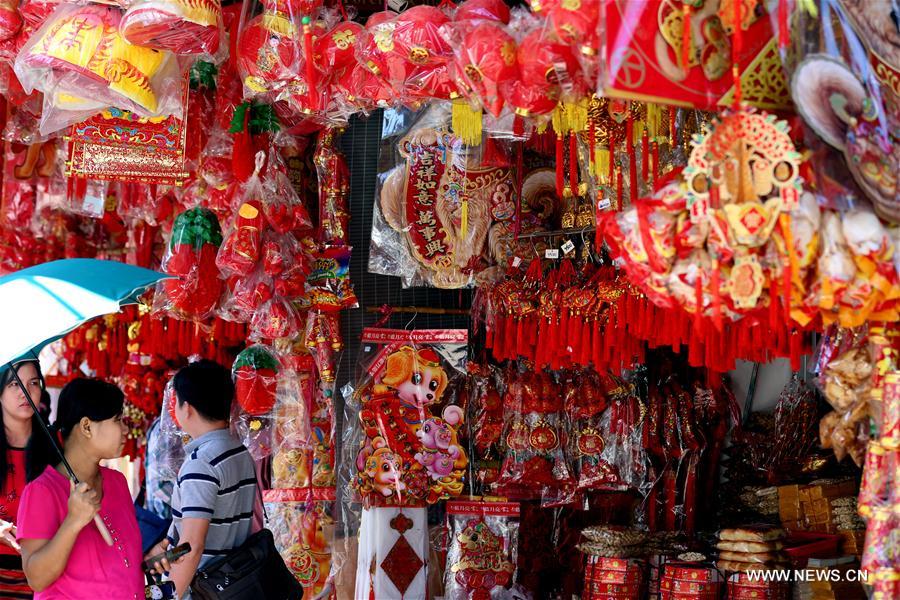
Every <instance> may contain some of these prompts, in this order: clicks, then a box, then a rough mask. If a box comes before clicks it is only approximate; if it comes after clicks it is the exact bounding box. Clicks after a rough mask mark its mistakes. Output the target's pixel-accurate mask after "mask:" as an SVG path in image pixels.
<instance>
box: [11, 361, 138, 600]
mask: <svg viewBox="0 0 900 600" xmlns="http://www.w3.org/2000/svg"><path fill="white" fill-rule="evenodd" d="M123 402H124V396H123V395H122V392H121V390H119V388H117V387H116V386H114V385H112V384H110V383H106V382H103V381H100V380H96V379H76V380H75V381H72V382H71V383H69V384H68V385H67V386H66V387H65V388H63V391H62V393H61V394H60V397H59V408H58V411H57V412H58V416H57V419H56V424H55V427H56V428H57V429H58V431H59V432H60V434H61V435H62V437H63V439H64V441H65V455H66V460H68V461H69V464H70V465H72V469H73V470H74V471H75V475H76V476H77V477H78V480H79V481H80V482H81V483H79V484H78V485H77V486H75V485H73V483H72V482H71V481H70V480H69V479H68V477H66V471H65V469H64V467H63V466H62V465H57V466H56V467H47V469H46V470H45V471H44V473H43V474H42V475H41V476H40V477H38V478H37V479H35V480H34V481H32V482H31V483H29V484H28V486H26V488H25V493H24V494H23V495H22V499H21V501H20V503H19V514H18V531H17V538H18V540H19V544H20V545H21V546H22V564H23V567H24V570H25V575H26V577H27V578H28V583H29V585H31V587H32V588H33V589H34V591H35V596H34V598H35V600H62V599H66V600H69V599H72V600H83V599H85V598H100V599H108V600H131V599H135V600H137V599H138V598H143V597H144V575H143V572H142V570H141V559H142V557H141V534H140V530H139V529H138V525H137V519H136V518H135V512H134V504H133V503H132V501H131V495H130V493H129V492H128V485H127V484H126V482H125V477H123V476H122V474H121V473H119V472H117V471H113V470H112V469H107V468H105V467H101V466H100V461H101V460H103V459H108V458H116V457H118V456H120V455H121V453H122V449H123V448H124V446H125V435H126V433H127V430H126V428H125V426H124V425H123V423H122V406H123ZM96 514H99V515H100V516H101V517H102V519H103V521H104V523H106V526H107V528H108V529H109V532H110V534H112V537H113V545H112V546H109V545H107V544H106V542H104V541H103V538H102V537H101V536H100V532H99V530H98V529H97V526H96V525H95V524H94V522H93V518H94V515H96Z"/></svg>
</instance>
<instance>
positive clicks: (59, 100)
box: [15, 4, 183, 132]
mask: <svg viewBox="0 0 900 600" xmlns="http://www.w3.org/2000/svg"><path fill="white" fill-rule="evenodd" d="M121 17H122V13H121V11H120V10H119V9H118V8H115V7H112V6H103V5H98V4H89V5H84V6H78V5H72V4H62V5H60V6H59V8H57V10H56V11H55V12H54V13H53V14H52V15H51V16H50V18H49V19H48V20H47V21H46V22H45V23H44V25H43V26H42V27H41V28H40V29H39V30H37V31H36V32H35V33H34V34H33V35H32V36H31V39H30V40H29V41H28V42H27V43H26V44H25V45H24V46H23V47H22V49H21V51H20V52H19V54H18V56H17V57H16V62H15V71H16V75H17V76H18V78H19V81H20V82H21V84H22V87H23V88H24V89H25V91H26V92H29V93H30V92H31V91H32V90H39V91H41V92H43V93H44V103H45V104H44V114H43V117H42V122H41V131H44V132H50V131H56V130H59V129H61V128H63V127H65V126H66V125H69V124H71V123H74V122H77V121H80V120H81V119H83V118H85V117H87V116H90V115H91V114H94V113H97V112H99V111H100V110H102V109H104V108H106V107H108V106H113V107H117V108H120V109H125V110H130V111H133V112H135V113H136V114H138V115H141V116H150V117H152V116H159V115H172V114H176V115H177V114H180V113H181V110H182V94H183V87H182V77H181V75H180V73H179V72H178V65H177V61H176V60H175V59H174V57H173V56H172V55H171V54H169V53H167V52H160V51H156V50H152V49H149V48H142V47H140V46H134V45H132V44H129V43H128V42H127V41H126V40H125V39H124V38H123V37H122V36H121V34H120V33H119V30H118V27H119V22H120V20H121ZM68 40H77V41H78V42H79V43H78V44H72V43H70V42H69V41H68Z"/></svg>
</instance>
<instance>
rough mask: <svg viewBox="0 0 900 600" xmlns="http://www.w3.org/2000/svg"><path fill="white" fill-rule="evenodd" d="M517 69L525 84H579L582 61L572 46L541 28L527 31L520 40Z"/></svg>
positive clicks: (566, 85)
mask: <svg viewBox="0 0 900 600" xmlns="http://www.w3.org/2000/svg"><path fill="white" fill-rule="evenodd" d="M518 58H519V69H520V70H521V73H522V83H524V84H525V85H526V86H529V87H531V86H535V87H540V86H550V87H555V86H559V85H562V86H564V87H568V86H569V85H571V86H573V87H579V86H581V85H582V84H583V81H582V80H581V65H580V64H579V63H578V59H577V57H576V56H575V54H574V53H573V52H572V48H571V47H570V46H568V45H566V44H563V43H561V42H558V41H556V40H554V39H552V38H550V37H548V36H547V35H546V33H545V32H544V31H543V30H542V29H536V30H535V31H532V32H531V33H530V34H528V35H527V36H526V37H525V39H524V40H522V42H521V43H520V44H519V55H518Z"/></svg>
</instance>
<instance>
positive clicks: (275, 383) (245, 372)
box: [231, 344, 292, 460]
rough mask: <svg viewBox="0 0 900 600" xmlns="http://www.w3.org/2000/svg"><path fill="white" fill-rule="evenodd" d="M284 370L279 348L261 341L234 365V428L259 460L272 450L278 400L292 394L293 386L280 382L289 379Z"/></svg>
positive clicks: (232, 422)
mask: <svg viewBox="0 0 900 600" xmlns="http://www.w3.org/2000/svg"><path fill="white" fill-rule="evenodd" d="M284 370H285V369H284V364H283V363H282V362H281V360H280V358H279V357H278V355H277V354H276V353H275V350H274V349H273V348H271V347H268V346H263V345H260V344H254V345H252V346H248V347H247V348H245V349H244V350H242V351H241V352H240V354H238V355H237V357H236V358H235V359H234V365H233V366H232V368H231V374H232V378H233V379H234V403H233V404H232V415H231V428H232V430H233V431H234V432H235V433H236V434H237V435H238V437H239V438H240V439H241V440H243V442H244V445H245V446H246V447H247V449H248V450H249V451H250V453H251V454H252V455H253V457H254V458H256V459H257V460H259V459H262V458H265V457H266V456H269V455H270V454H271V453H272V450H273V446H274V440H273V435H274V428H275V427H274V422H273V421H274V409H275V404H276V403H277V402H278V401H279V398H280V397H281V396H284V395H287V396H290V395H291V391H292V390H291V389H290V388H289V387H287V386H284V385H280V384H281V383H282V381H283V379H285V378H284V375H285V373H284ZM288 400H289V401H290V400H291V398H290V397H289V398H288Z"/></svg>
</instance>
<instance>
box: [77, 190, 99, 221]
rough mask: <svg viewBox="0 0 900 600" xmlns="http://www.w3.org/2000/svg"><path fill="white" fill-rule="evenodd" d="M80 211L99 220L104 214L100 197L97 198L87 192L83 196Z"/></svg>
mask: <svg viewBox="0 0 900 600" xmlns="http://www.w3.org/2000/svg"><path fill="white" fill-rule="evenodd" d="M81 210H83V211H84V212H85V214H88V215H90V216H92V217H97V218H101V217H103V212H104V202H103V198H102V197H101V196H97V195H94V194H91V193H90V192H88V193H87V194H85V196H84V202H82V203H81Z"/></svg>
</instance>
